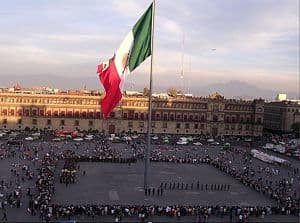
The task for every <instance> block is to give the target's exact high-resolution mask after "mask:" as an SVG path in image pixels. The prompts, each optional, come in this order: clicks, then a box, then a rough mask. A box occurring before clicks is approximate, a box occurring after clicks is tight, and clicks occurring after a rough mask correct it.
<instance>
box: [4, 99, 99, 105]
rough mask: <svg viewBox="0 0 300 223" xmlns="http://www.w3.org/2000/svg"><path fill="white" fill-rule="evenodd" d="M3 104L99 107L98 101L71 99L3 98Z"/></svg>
mask: <svg viewBox="0 0 300 223" xmlns="http://www.w3.org/2000/svg"><path fill="white" fill-rule="evenodd" d="M0 102H3V103H35V104H74V105H97V104H99V100H97V99H73V98H72V99H69V98H11V97H1V98H0Z"/></svg>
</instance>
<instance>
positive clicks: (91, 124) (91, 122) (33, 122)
mask: <svg viewBox="0 0 300 223" xmlns="http://www.w3.org/2000/svg"><path fill="white" fill-rule="evenodd" d="M2 124H7V119H6V118H5V119H3V120H2ZM17 124H19V125H21V124H22V119H18V121H17ZM31 124H32V125H37V124H38V120H37V119H35V118H34V119H32V123H31ZM46 125H52V120H51V119H47V120H46ZM60 125H61V126H63V125H65V120H64V119H62V120H60ZM79 125H80V120H75V121H74V126H79ZM88 125H89V126H93V125H94V122H93V121H92V120H89V123H88Z"/></svg>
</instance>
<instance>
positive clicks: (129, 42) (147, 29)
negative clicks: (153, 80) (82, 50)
mask: <svg viewBox="0 0 300 223" xmlns="http://www.w3.org/2000/svg"><path fill="white" fill-rule="evenodd" d="M151 33H152V4H151V5H150V6H149V8H148V9H147V11H146V12H145V13H144V14H143V15H142V17H141V18H140V19H139V20H138V21H137V23H136V24H135V25H134V26H133V28H132V30H130V32H129V33H128V34H127V35H126V37H125V39H124V40H123V42H122V43H121V45H120V47H119V49H118V50H117V52H116V53H115V55H114V56H113V58H111V59H110V60H109V61H107V62H104V63H102V64H100V65H98V69H97V73H98V74H99V78H100V81H101V83H102V84H103V86H104V89H105V92H106V94H105V97H104V98H103V100H102V103H101V108H102V112H103V115H104V117H105V118H107V116H108V115H109V113H110V112H111V111H112V110H113V109H114V107H116V105H117V104H118V103H119V101H120V100H121V98H122V91H123V86H124V80H125V77H126V76H127V75H128V74H129V73H130V72H132V71H133V70H134V69H135V68H136V67H138V66H139V65H140V64H141V63H142V62H143V61H144V60H145V59H146V58H147V57H149V56H150V55H151Z"/></svg>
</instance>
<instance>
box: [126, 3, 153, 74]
mask: <svg viewBox="0 0 300 223" xmlns="http://www.w3.org/2000/svg"><path fill="white" fill-rule="evenodd" d="M151 30H152V4H151V5H150V6H149V8H148V9H147V11H146V12H145V13H144V14H143V15H142V17H141V18H140V19H139V20H138V21H137V23H136V24H135V25H134V27H133V29H132V32H133V38H134V42H133V47H132V49H131V53H130V58H129V70H130V72H131V71H133V70H134V69H135V68H136V67H138V66H139V65H140V64H141V63H142V62H143V61H144V60H145V59H146V58H147V57H148V56H150V55H151Z"/></svg>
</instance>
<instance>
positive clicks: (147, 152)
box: [144, 0, 155, 189]
mask: <svg viewBox="0 0 300 223" xmlns="http://www.w3.org/2000/svg"><path fill="white" fill-rule="evenodd" d="M152 3H153V5H152V24H151V62H150V63H151V64H150V83H149V100H148V101H149V103H148V128H147V147H146V148H145V172H144V189H147V188H148V187H149V167H150V151H151V128H152V120H151V119H152V71H153V56H154V47H153V44H154V18H155V0H153V1H152Z"/></svg>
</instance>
